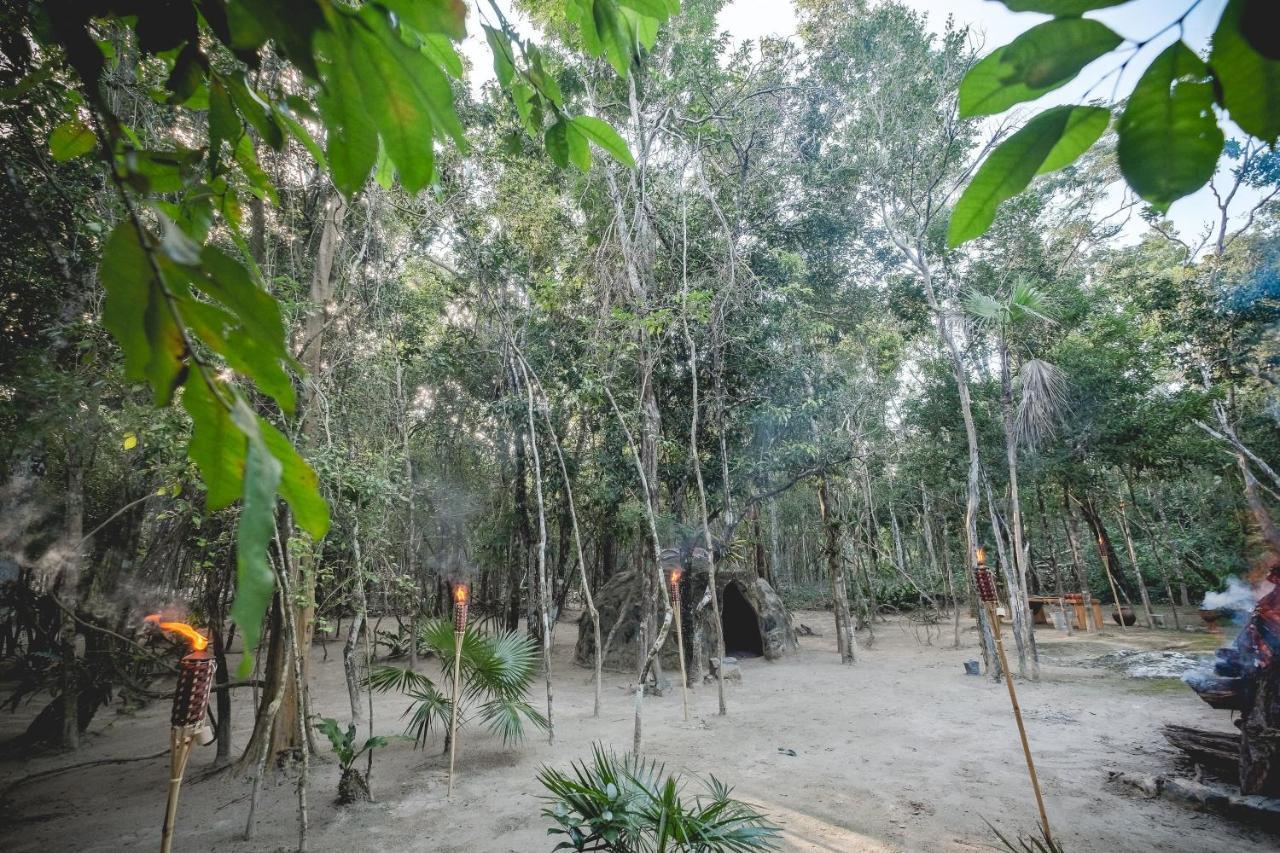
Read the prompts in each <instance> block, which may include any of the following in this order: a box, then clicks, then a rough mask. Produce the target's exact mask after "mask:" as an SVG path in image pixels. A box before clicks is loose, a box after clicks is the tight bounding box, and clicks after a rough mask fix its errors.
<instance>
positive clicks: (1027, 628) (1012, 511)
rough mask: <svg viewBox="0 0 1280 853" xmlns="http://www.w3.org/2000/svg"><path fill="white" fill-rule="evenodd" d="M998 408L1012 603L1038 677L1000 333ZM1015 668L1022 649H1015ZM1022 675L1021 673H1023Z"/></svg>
mask: <svg viewBox="0 0 1280 853" xmlns="http://www.w3.org/2000/svg"><path fill="white" fill-rule="evenodd" d="M1000 409H1001V416H1002V418H1003V420H1004V453H1005V463H1006V464H1007V466H1008V469H1009V517H1010V520H1011V522H1012V525H1011V526H1012V528H1013V536H1012V537H1011V539H1012V542H1011V544H1012V547H1013V568H1014V571H1016V572H1017V575H1018V583H1017V600H1016V602H1015V606H1016V608H1017V609H1018V611H1019V612H1020V614H1021V616H1022V619H1021V621H1022V623H1023V629H1022V630H1023V632H1024V637H1025V642H1026V645H1027V648H1028V650H1029V651H1030V653H1031V678H1032V680H1034V681H1039V680H1040V653H1039V651H1038V650H1037V649H1036V635H1035V624H1034V623H1033V622H1032V621H1031V619H1030V614H1031V603H1030V601H1029V600H1028V598H1027V569H1028V567H1027V556H1028V555H1027V546H1026V544H1025V543H1024V542H1023V536H1022V497H1021V495H1019V493H1018V434H1017V431H1016V429H1015V427H1014V424H1013V377H1012V375H1011V369H1010V364H1009V347H1008V344H1007V343H1006V342H1005V341H1004V338H1003V335H1002V336H1001V341H1000ZM1018 655H1019V660H1018V664H1019V669H1021V667H1022V663H1023V661H1022V649H1021V648H1019V650H1018ZM1024 677H1025V676H1024Z"/></svg>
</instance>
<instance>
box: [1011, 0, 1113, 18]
mask: <svg viewBox="0 0 1280 853" xmlns="http://www.w3.org/2000/svg"><path fill="white" fill-rule="evenodd" d="M1000 2H1001V3H1003V4H1004V5H1005V6H1007V7H1008V8H1009V10H1010V11H1013V12H1042V13H1044V14H1046V15H1060V16H1068V15H1079V14H1081V13H1083V12H1088V11H1090V10H1091V9H1105V8H1107V7H1108V6H1119V5H1120V4H1121V3H1128V2H1129V0H1000Z"/></svg>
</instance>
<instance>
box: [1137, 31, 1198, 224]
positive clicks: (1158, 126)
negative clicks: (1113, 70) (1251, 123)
mask: <svg viewBox="0 0 1280 853" xmlns="http://www.w3.org/2000/svg"><path fill="white" fill-rule="evenodd" d="M1213 94H1214V93H1213V81H1212V80H1211V79H1210V78H1209V71H1208V68H1207V67H1206V66H1205V64H1204V62H1203V61H1201V59H1200V57H1198V56H1196V55H1195V53H1194V52H1192V50H1191V48H1189V47H1187V46H1186V45H1185V44H1183V43H1182V42H1181V41H1179V42H1175V43H1174V44H1172V45H1170V46H1169V47H1168V48H1166V49H1165V50H1164V52H1162V53H1161V54H1160V55H1159V56H1157V57H1156V58H1155V60H1154V61H1153V62H1152V63H1151V65H1150V66H1149V67H1148V68H1147V70H1146V71H1145V72H1144V73H1143V75H1142V77H1141V78H1140V79H1139V80H1138V85H1137V86H1135V87H1134V89H1133V94H1132V95H1130V96H1129V103H1128V105H1127V106H1126V107H1125V110H1124V113H1123V115H1122V116H1121V117H1120V123H1119V132H1120V140H1119V143H1118V145H1117V148H1116V153H1117V154H1118V156H1119V159H1120V171H1121V172H1123V173H1124V177H1125V180H1126V181H1128V182H1129V186H1131V187H1133V189H1134V190H1135V191H1136V192H1137V193H1138V195H1140V196H1142V197H1143V198H1144V199H1146V200H1147V201H1149V202H1151V204H1152V205H1154V206H1155V207H1156V208H1158V209H1160V210H1164V209H1167V208H1168V207H1169V205H1170V204H1172V203H1173V202H1174V201H1176V200H1177V199H1179V198H1182V197H1183V196H1185V195H1189V194H1191V193H1193V192H1195V191H1196V190H1198V189H1200V187H1202V186H1204V185H1205V183H1207V182H1208V180H1209V179H1210V178H1212V177H1213V171H1214V169H1215V168H1216V166H1217V163H1218V155H1219V154H1220V153H1221V152H1222V141H1223V138H1222V130H1221V128H1219V127H1218V118H1217V116H1216V115H1214V112H1213Z"/></svg>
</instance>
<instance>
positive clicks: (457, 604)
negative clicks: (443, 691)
mask: <svg viewBox="0 0 1280 853" xmlns="http://www.w3.org/2000/svg"><path fill="white" fill-rule="evenodd" d="M470 599H471V587H469V586H468V585H467V584H466V583H464V582H462V581H459V582H458V583H455V584H454V585H453V701H452V702H450V709H449V789H448V792H447V793H446V797H451V796H453V757H454V754H455V753H456V752H457V749H458V705H459V704H460V703H459V699H460V697H459V695H458V690H459V687H460V685H461V683H462V639H463V637H464V636H466V633H467V605H468V604H469V603H470Z"/></svg>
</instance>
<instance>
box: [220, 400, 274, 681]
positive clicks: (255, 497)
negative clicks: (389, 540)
mask: <svg viewBox="0 0 1280 853" xmlns="http://www.w3.org/2000/svg"><path fill="white" fill-rule="evenodd" d="M231 417H232V419H233V420H234V422H235V424H236V426H237V427H239V428H240V430H241V431H242V432H244V434H245V438H246V439H247V442H248V444H247V446H248V450H247V453H246V454H245V467H244V504H243V505H242V506H241V508H240V522H239V524H238V525H237V527H236V597H235V601H233V602H232V604H231V618H232V620H233V621H234V622H235V623H236V626H237V627H239V629H240V633H241V635H242V636H243V637H244V649H245V654H244V657H243V658H242V659H241V661H240V676H241V677H242V678H243V677H244V676H246V675H248V674H249V673H250V672H251V671H252V670H253V650H254V649H255V648H257V645H258V640H259V639H260V638H261V636H262V617H263V616H264V615H265V614H266V612H267V607H268V606H269V605H270V604H271V596H272V593H273V592H274V591H275V577H274V576H273V575H272V573H271V567H270V566H269V565H268V563H267V546H268V544H269V543H270V542H271V537H272V535H273V533H274V532H275V507H276V488H277V487H278V486H279V485H280V461H279V460H278V459H276V457H275V456H273V455H272V454H271V453H270V452H269V451H268V450H267V448H266V445H265V444H264V443H263V439H262V435H261V433H260V432H259V430H258V421H257V416H256V415H254V414H253V411H252V410H250V409H249V406H248V405H247V404H246V403H245V402H244V400H242V399H237V400H236V402H235V407H234V408H233V410H232V415H231Z"/></svg>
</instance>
